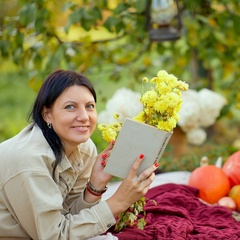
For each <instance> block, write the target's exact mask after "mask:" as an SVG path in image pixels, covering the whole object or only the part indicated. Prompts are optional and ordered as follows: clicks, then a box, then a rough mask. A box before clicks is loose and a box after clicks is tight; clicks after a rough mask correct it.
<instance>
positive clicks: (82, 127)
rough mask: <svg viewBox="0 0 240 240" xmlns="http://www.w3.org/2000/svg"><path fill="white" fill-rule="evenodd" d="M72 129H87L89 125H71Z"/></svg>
mask: <svg viewBox="0 0 240 240" xmlns="http://www.w3.org/2000/svg"><path fill="white" fill-rule="evenodd" d="M72 128H74V129H77V130H87V129H88V128H89V126H76V127H72Z"/></svg>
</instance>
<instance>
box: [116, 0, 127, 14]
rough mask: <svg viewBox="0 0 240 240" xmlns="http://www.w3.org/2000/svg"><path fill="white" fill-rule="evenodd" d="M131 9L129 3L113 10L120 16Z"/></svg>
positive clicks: (120, 4) (119, 5)
mask: <svg viewBox="0 0 240 240" xmlns="http://www.w3.org/2000/svg"><path fill="white" fill-rule="evenodd" d="M128 8H129V5H128V4H127V3H119V4H118V6H117V7H116V8H115V9H114V10H113V12H114V14H116V15H118V14H121V13H122V12H124V11H126V10H127V9H128Z"/></svg>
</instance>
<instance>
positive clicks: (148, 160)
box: [104, 118, 172, 179]
mask: <svg viewBox="0 0 240 240" xmlns="http://www.w3.org/2000/svg"><path fill="white" fill-rule="evenodd" d="M171 136H172V132H165V131H161V130H159V129H157V128H155V127H153V126H150V125H147V124H143V123H140V122H137V121H134V120H132V119H129V118H127V119H126V120H125V121H124V123H123V126H122V128H121V131H120V133H119V135H118V138H117V140H116V143H115V145H114V148H113V150H112V152H111V155H110V157H109V159H108V162H107V165H106V167H105V169H104V171H105V172H106V173H109V174H111V175H113V176H116V177H120V178H123V179H124V178H126V177H127V175H128V173H129V170H130V168H131V166H132V164H133V163H134V161H135V160H136V158H137V157H138V156H139V155H140V154H144V159H143V162H142V164H141V166H140V168H139V170H138V173H137V175H139V174H140V173H141V172H143V171H144V170H145V169H147V168H148V167H150V166H151V165H153V164H154V163H156V162H158V161H159V160H160V158H161V156H162V154H163V152H164V150H165V148H166V146H167V144H168V141H169V139H170V138H171Z"/></svg>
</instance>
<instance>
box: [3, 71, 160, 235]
mask: <svg viewBox="0 0 240 240" xmlns="http://www.w3.org/2000/svg"><path fill="white" fill-rule="evenodd" d="M30 117H31V118H32V119H33V123H31V124H30V125H28V126H27V127H26V128H24V129H23V130H22V131H21V132H20V133H19V134H17V135H16V136H14V137H13V138H11V139H9V140H7V141H5V142H3V143H1V144H0V156H1V158H0V166H1V168H0V238H4V239H11V238H14V239H18V238H21V239H41V240H42V239H44V240H46V239H51V240H54V239H88V238H91V237H95V236H99V235H101V234H103V233H105V232H106V231H107V229H109V228H110V227H111V226H112V225H114V224H115V217H116V216H118V215H119V214H120V213H121V212H123V211H124V210H126V209H127V208H128V207H129V206H130V205H131V204H132V203H134V202H136V201H137V200H138V199H139V198H140V197H142V196H143V195H144V194H145V193H146V192H147V191H148V189H149V186H150V184H151V183H152V182H153V180H154V177H155V175H154V171H155V170H156V169H157V167H158V166H157V165H156V166H155V165H153V166H151V167H150V168H148V169H147V170H145V171H144V172H143V173H141V174H140V176H137V175H136V173H137V169H138V168H139V166H140V164H141V162H142V161H143V159H144V155H143V154H141V153H139V157H137V156H136V161H135V163H134V164H133V166H132V168H131V170H130V172H129V174H128V177H127V178H126V179H125V180H124V181H123V182H122V183H121V185H120V186H119V188H118V189H117V191H116V193H115V194H114V195H113V196H112V197H110V198H109V199H107V200H106V201H101V195H102V194H103V193H104V192H105V191H106V189H107V187H106V186H107V183H108V182H109V181H110V180H111V179H112V177H113V176H111V175H109V174H107V173H105V172H104V171H103V169H104V165H105V164H106V162H107V158H108V156H109V154H110V152H111V149H112V148H113V146H114V142H112V143H110V144H109V146H108V147H107V148H106V149H105V150H104V151H103V152H102V153H101V154H99V155H97V151H96V147H95V145H94V143H93V142H92V141H91V139H90V137H91V135H92V133H93V131H94V129H95V127H96V123H97V112H96V94H95V91H94V88H93V86H92V84H91V83H90V81H89V80H88V79H87V78H86V77H84V76H82V75H80V74H78V73H75V72H72V71H63V70H58V71H56V72H54V73H52V74H51V75H50V76H49V77H48V78H47V79H46V81H45V82H44V83H43V85H42V87H41V89H40V91H39V93H38V95H37V98H36V100H35V103H34V106H33V109H32V112H31V114H30ZM101 237H102V236H101ZM101 237H99V238H101ZM115 238H116V237H114V236H110V235H109V234H108V235H107V236H106V239H115Z"/></svg>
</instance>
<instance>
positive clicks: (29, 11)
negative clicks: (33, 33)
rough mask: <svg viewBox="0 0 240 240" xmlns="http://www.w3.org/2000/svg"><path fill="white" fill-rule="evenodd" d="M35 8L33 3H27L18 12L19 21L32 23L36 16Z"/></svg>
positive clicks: (24, 23) (26, 23) (25, 23)
mask: <svg viewBox="0 0 240 240" xmlns="http://www.w3.org/2000/svg"><path fill="white" fill-rule="evenodd" d="M36 12H37V8H36V5H35V4H34V3H27V4H26V5H24V6H23V8H22V9H21V10H20V12H19V17H20V23H21V24H22V25H23V26H27V25H28V24H30V23H32V22H33V21H34V20H35V17H36Z"/></svg>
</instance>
